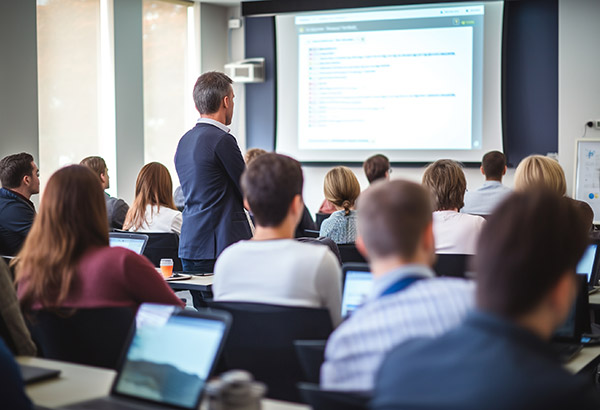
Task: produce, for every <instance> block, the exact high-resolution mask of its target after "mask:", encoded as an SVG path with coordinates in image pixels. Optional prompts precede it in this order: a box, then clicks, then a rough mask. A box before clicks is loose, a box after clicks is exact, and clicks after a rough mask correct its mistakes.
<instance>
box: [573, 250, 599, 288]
mask: <svg viewBox="0 0 600 410" xmlns="http://www.w3.org/2000/svg"><path fill="white" fill-rule="evenodd" d="M597 250H598V244H596V243H593V244H591V245H588V247H587V249H586V250H585V252H584V254H583V256H582V257H581V259H580V260H579V263H578V264H577V268H576V273H578V274H581V275H586V276H587V278H588V282H590V281H591V280H592V274H593V273H594V261H595V259H596V251H597Z"/></svg>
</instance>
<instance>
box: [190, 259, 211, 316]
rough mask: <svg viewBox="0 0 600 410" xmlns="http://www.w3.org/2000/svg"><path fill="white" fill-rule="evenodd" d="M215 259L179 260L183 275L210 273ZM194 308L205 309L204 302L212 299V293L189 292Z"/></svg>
mask: <svg viewBox="0 0 600 410" xmlns="http://www.w3.org/2000/svg"><path fill="white" fill-rule="evenodd" d="M215 262H216V260H215V259H181V266H182V267H183V271H184V272H185V273H191V274H194V273H211V272H214V270H215ZM190 293H191V295H192V300H193V302H194V307H195V308H196V309H198V308H205V307H206V303H205V300H208V299H212V292H210V291H199V290H190Z"/></svg>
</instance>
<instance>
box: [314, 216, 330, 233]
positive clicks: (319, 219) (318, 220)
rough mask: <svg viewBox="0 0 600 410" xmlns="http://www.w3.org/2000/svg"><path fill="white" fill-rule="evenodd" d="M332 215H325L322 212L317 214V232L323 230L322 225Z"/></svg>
mask: <svg viewBox="0 0 600 410" xmlns="http://www.w3.org/2000/svg"><path fill="white" fill-rule="evenodd" d="M329 216H330V214H324V213H321V212H318V213H317V214H315V225H317V230H320V229H321V224H322V223H323V221H324V220H325V219H327V218H329Z"/></svg>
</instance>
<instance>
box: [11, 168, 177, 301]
mask: <svg viewBox="0 0 600 410" xmlns="http://www.w3.org/2000/svg"><path fill="white" fill-rule="evenodd" d="M106 220H107V218H106V203H105V201H104V193H103V192H102V186H101V184H100V181H99V180H98V177H97V176H96V175H95V174H94V173H93V172H92V171H91V170H90V169H89V168H87V167H85V166H81V165H71V166H68V167H65V168H62V169H60V170H58V171H56V172H55V173H54V174H53V175H52V176H51V177H50V179H49V180H48V184H47V185H46V189H45V191H44V195H43V197H42V200H41V202H40V209H39V213H38V214H37V216H36V217H35V220H34V222H33V226H32V227H31V231H30V232H29V234H28V236H27V239H26V240H25V243H24V245H23V248H22V249H21V251H20V252H19V254H18V255H17V262H16V281H17V284H18V290H17V295H18V297H19V300H20V302H21V306H22V307H23V308H24V309H25V310H31V309H34V310H35V309H57V308H74V309H77V308H99V307H131V308H133V309H137V307H138V306H139V305H140V304H142V303H144V302H153V303H163V304H170V305H178V306H183V303H182V302H181V300H180V299H179V298H178V297H177V296H175V294H174V293H173V291H172V290H171V288H170V287H169V286H168V285H167V284H166V282H165V281H164V279H163V277H162V276H161V275H160V274H159V273H158V272H156V270H155V269H154V267H153V266H152V264H151V263H150V261H148V260H147V259H146V258H144V257H143V256H140V255H138V254H136V253H134V252H132V251H130V250H128V249H125V248H120V247H109V246H108V226H107V224H106Z"/></svg>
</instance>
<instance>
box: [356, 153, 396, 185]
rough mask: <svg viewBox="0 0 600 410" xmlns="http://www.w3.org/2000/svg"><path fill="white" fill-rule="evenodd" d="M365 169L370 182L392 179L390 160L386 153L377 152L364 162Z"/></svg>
mask: <svg viewBox="0 0 600 410" xmlns="http://www.w3.org/2000/svg"><path fill="white" fill-rule="evenodd" d="M363 170H364V171H365V175H366V177H367V180H369V184H372V183H373V182H375V181H377V180H379V179H386V180H389V179H390V172H391V168H390V160H389V159H388V157H386V156H385V155H381V154H375V155H373V156H372V157H369V158H367V160H366V161H365V162H364V163H363Z"/></svg>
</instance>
